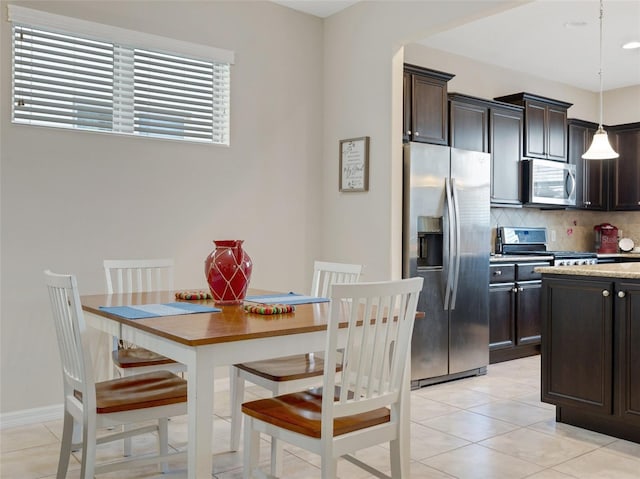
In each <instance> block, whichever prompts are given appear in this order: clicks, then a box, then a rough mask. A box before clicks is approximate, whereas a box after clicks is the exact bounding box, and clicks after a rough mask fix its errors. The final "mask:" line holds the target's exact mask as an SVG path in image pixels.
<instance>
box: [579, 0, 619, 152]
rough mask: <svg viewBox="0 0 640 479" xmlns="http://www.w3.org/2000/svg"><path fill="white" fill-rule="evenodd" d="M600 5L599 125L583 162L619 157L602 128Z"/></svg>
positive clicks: (601, 10) (601, 15) (601, 7)
mask: <svg viewBox="0 0 640 479" xmlns="http://www.w3.org/2000/svg"><path fill="white" fill-rule="evenodd" d="M602 3H603V0H600V70H599V71H598V75H599V76H600V123H599V125H598V131H596V133H595V135H593V141H592V142H591V146H590V147H589V149H588V150H587V151H586V152H585V154H584V155H582V158H584V159H585V160H608V159H610V158H618V157H619V156H620V155H619V154H618V153H616V152H615V151H614V150H613V148H611V144H610V143H609V137H608V136H607V132H606V131H604V128H602V17H603V14H604V7H603V6H602Z"/></svg>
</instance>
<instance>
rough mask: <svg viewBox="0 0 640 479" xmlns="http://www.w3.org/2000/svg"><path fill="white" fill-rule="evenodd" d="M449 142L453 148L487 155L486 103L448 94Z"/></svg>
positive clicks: (487, 124)
mask: <svg viewBox="0 0 640 479" xmlns="http://www.w3.org/2000/svg"><path fill="white" fill-rule="evenodd" d="M449 140H450V143H451V146H452V147H453V148H460V149H463V150H472V151H482V152H485V153H488V152H489V104H488V102H486V101H483V100H480V99H477V98H474V97H470V96H467V95H460V94H458V93H450V94H449Z"/></svg>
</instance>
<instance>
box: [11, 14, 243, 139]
mask: <svg viewBox="0 0 640 479" xmlns="http://www.w3.org/2000/svg"><path fill="white" fill-rule="evenodd" d="M8 12H9V21H10V22H11V24H12V25H11V27H12V34H13V35H12V60H11V66H12V88H11V94H12V108H11V120H12V122H13V123H14V124H20V125H31V126H46V127H50V128H63V129H71V130H76V131H90V132H94V133H107V134H116V135H123V136H132V137H141V138H153V139H165V140H167V139H168V140H175V141H188V142H195V143H199V144H212V145H220V146H229V145H230V123H231V114H230V102H231V84H230V83H231V78H230V77H231V66H232V65H233V63H234V52H232V51H230V50H224V49H220V48H215V47H210V46H206V45H201V44H195V43H190V42H184V41H181V40H175V39H171V38H167V37H162V36H157V35H152V34H147V33H143V32H137V31H133V30H127V29H122V28H119V27H114V26H110V25H105V24H101V23H95V22H90V21H86V20H80V19H76V18H72V17H66V16H62V15H56V14H51V13H48V12H43V11H40V10H33V9H30V8H26V7H21V6H17V5H13V4H10V5H8ZM16 27H18V28H32V29H37V30H40V31H44V32H50V33H53V34H62V35H68V36H69V37H72V38H75V39H77V40H78V41H83V40H89V41H98V42H104V43H107V44H110V45H111V46H112V47H113V49H114V52H115V51H117V50H118V49H122V48H124V49H128V50H130V51H131V54H132V55H134V54H135V52H136V51H137V52H143V54H157V55H165V56H169V57H172V58H173V59H174V60H173V61H176V62H179V61H185V62H197V63H201V62H204V64H205V67H206V66H207V65H210V66H211V77H210V78H211V90H210V92H211V94H210V96H205V100H206V99H207V98H209V99H210V102H211V119H210V122H205V123H207V124H206V125H205V126H206V128H207V130H206V131H208V132H209V133H207V135H209V136H210V138H204V139H203V138H196V137H195V136H196V134H195V133H194V134H193V136H192V137H190V136H188V135H186V136H180V135H179V134H178V132H179V131H182V132H183V133H184V132H185V131H187V130H188V128H187V129H183V130H180V129H179V128H178V129H175V128H174V129H171V128H169V129H167V130H164V131H168V132H170V133H169V134H162V133H158V132H157V131H156V132H153V133H149V131H148V130H149V129H148V128H145V127H144V126H141V125H139V126H138V128H137V129H136V130H134V131H121V130H119V129H118V128H116V127H117V123H118V122H117V119H116V111H117V110H118V107H117V106H116V101H115V100H114V98H113V97H114V96H115V95H116V94H117V90H118V89H117V88H116V86H117V81H116V82H114V87H113V89H112V99H111V102H110V105H111V108H112V109H113V115H112V116H113V118H112V121H111V128H110V129H104V128H98V127H95V128H93V127H91V126H89V127H86V126H83V125H81V121H79V120H78V119H77V118H76V120H77V121H78V124H75V123H74V122H71V123H69V124H68V125H67V124H64V122H60V123H55V122H53V121H52V122H51V123H50V124H46V125H41V124H38V123H37V122H34V123H32V121H34V120H28V119H27V120H25V119H16V101H17V100H16V98H15V96H14V95H15V92H16V82H15V65H16V50H15V45H14V43H15V34H14V29H15V28H16ZM176 64H177V63H176ZM112 67H113V71H114V75H116V73H115V72H116V71H117V66H116V60H115V57H114V61H113V64H112ZM135 68H136V67H135V66H131V71H130V72H128V73H129V74H131V75H133V74H134V72H135V71H136V70H135ZM117 74H118V75H119V74H120V73H117ZM216 75H218V76H217V77H216ZM54 78H55V77H54ZM207 82H208V80H207ZM207 84H208V83H207ZM167 88H168V87H167ZM208 88H209V87H208V86H207V87H206V89H205V90H208ZM176 91H177V92H182V91H184V92H188V91H189V89H188V88H183V89H182V88H181V89H176ZM139 93H140V89H138V94H139ZM205 93H206V95H209V93H208V91H206V92H205ZM128 100H129V101H130V102H131V103H132V106H131V108H132V110H131V113H132V114H135V115H141V116H142V117H144V116H145V113H144V112H143V111H140V112H139V111H138V110H137V109H136V107H135V106H133V103H134V101H135V93H134V92H133V91H131V93H130V97H128ZM216 105H220V106H219V107H217V106H216ZM186 111H187V112H190V110H189V109H186ZM70 117H71V118H73V117H72V116H70ZM161 122H162V120H161ZM167 123H171V122H167ZM176 124H179V122H176ZM182 124H183V125H184V124H185V123H182ZM145 130H147V131H145ZM158 131H162V128H160V129H158Z"/></svg>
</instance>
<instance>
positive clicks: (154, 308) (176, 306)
mask: <svg viewBox="0 0 640 479" xmlns="http://www.w3.org/2000/svg"><path fill="white" fill-rule="evenodd" d="M100 309H101V310H102V311H105V312H107V313H111V314H115V315H116V316H120V317H122V318H126V319H143V318H157V317H161V316H175V315H178V314H193V313H217V312H220V311H222V310H221V309H220V308H213V307H211V306H204V305H202V304H192V303H164V304H139V305H136V306H100Z"/></svg>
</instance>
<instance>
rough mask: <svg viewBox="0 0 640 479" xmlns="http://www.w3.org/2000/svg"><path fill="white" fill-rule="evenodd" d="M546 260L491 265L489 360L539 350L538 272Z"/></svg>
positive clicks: (522, 354)
mask: <svg viewBox="0 0 640 479" xmlns="http://www.w3.org/2000/svg"><path fill="white" fill-rule="evenodd" d="M548 265H549V263H546V262H527V263H517V264H492V265H491V268H490V270H491V279H490V285H489V362H490V363H491V364H493V363H499V362H502V361H509V360H511V359H516V358H522V357H525V356H532V355H534V354H539V353H540V292H541V288H542V282H541V280H540V274H539V273H535V271H534V269H535V268H536V267H538V266H548Z"/></svg>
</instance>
